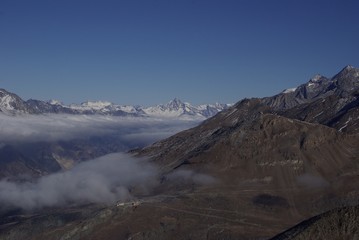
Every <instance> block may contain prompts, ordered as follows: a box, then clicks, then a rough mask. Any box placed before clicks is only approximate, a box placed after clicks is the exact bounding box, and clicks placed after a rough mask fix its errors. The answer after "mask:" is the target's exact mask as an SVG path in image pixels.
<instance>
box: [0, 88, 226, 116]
mask: <svg viewBox="0 0 359 240" xmlns="http://www.w3.org/2000/svg"><path fill="white" fill-rule="evenodd" d="M231 105H232V104H221V103H215V104H203V105H199V106H193V105H191V104H190V103H187V102H182V101H181V100H179V99H177V98H175V99H173V100H172V101H170V102H168V103H167V104H161V105H157V106H153V107H142V106H126V105H119V104H114V103H111V102H105V101H96V102H92V101H87V102H83V103H81V104H70V105H64V104H62V103H61V102H60V101H56V100H50V101H47V102H45V101H40V100H34V99H30V100H27V101H24V100H23V99H21V98H20V97H19V96H17V95H16V94H14V93H11V92H8V91H6V90H5V89H0V111H1V112H3V113H5V114H10V115H14V114H20V113H27V114H46V113H64V114H86V115H91V114H99V115H111V116H133V117H160V118H178V117H191V118H193V117H197V118H204V119H205V118H209V117H212V116H214V115H215V114H217V113H218V112H220V111H222V110H224V109H226V108H228V107H230V106H231Z"/></svg>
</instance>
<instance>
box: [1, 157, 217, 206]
mask: <svg viewBox="0 0 359 240" xmlns="http://www.w3.org/2000/svg"><path fill="white" fill-rule="evenodd" d="M166 177H167V179H168V180H169V181H170V183H174V184H176V183H181V184H190V185H192V184H195V185H208V184H213V183H215V182H216V181H215V179H214V178H213V177H211V176H209V175H206V174H202V173H195V172H193V171H191V170H176V171H175V172H173V173H171V174H169V175H167V176H166ZM159 184H160V178H159V168H158V166H157V165H155V164H154V163H151V162H149V161H148V159H145V158H135V157H132V156H131V155H129V154H124V153H112V154H108V155H105V156H102V157H99V158H96V159H93V160H89V161H86V162H82V163H80V164H78V165H76V166H75V167H74V168H72V169H71V170H68V171H65V172H59V173H54V174H51V175H47V176H43V177H41V178H38V179H34V180H32V181H31V180H30V181H29V179H27V181H23V182H13V181H9V180H8V179H3V180H1V181H0V206H1V207H0V209H8V208H21V209H24V210H38V209H41V208H44V207H61V206H69V205H79V204H85V203H105V204H113V203H115V202H116V201H129V200H131V199H132V198H133V197H134V196H133V195H132V193H133V192H131V190H134V192H135V193H134V195H136V193H142V194H143V193H145V194H151V191H152V190H153V189H154V188H155V187H157V186H158V185H159Z"/></svg>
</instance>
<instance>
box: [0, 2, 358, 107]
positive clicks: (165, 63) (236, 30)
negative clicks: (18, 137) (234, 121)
mask: <svg viewBox="0 0 359 240" xmlns="http://www.w3.org/2000/svg"><path fill="white" fill-rule="evenodd" d="M358 9H359V1H357V0H337V1H333V0H332V1H331V0H311V1H309V0H301V1H299V0H298V1H296V0H271V1H268V0H234V1H230V0H218V1H213V0H202V1H199V0H191V1H187V0H178V1H174V0H142V1H140V0H127V1H125V0H123V1H121V0H118V1H110V0H83V1H80V0H52V1H50V0H31V1H28V0H1V1H0V87H2V88H5V89H7V90H9V91H12V92H15V93H17V94H18V95H19V96H21V97H22V98H24V99H29V98H35V99H41V100H48V99H52V98H54V99H59V100H62V101H63V102H65V103H72V102H77V103H79V102H82V101H86V100H109V101H112V102H115V103H120V104H140V105H152V104H158V103H165V102H168V101H169V100H171V99H172V98H174V97H178V98H180V99H182V100H185V101H188V102H192V103H194V104H200V103H211V102H226V103H227V102H228V103H229V102H236V101H238V100H240V99H242V98H244V97H263V96H269V95H273V94H275V93H277V92H279V91H281V90H283V89H285V88H289V87H294V86H297V85H299V84H301V83H303V82H305V81H307V80H308V79H309V78H310V77H311V76H312V75H314V74H317V73H321V74H323V75H325V76H329V77H330V76H332V75H334V74H335V73H336V72H338V71H339V70H340V69H341V68H343V67H344V66H345V65H348V64H351V65H353V66H356V67H359V57H358V53H359V14H358Z"/></svg>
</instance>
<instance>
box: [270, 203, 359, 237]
mask: <svg viewBox="0 0 359 240" xmlns="http://www.w3.org/2000/svg"><path fill="white" fill-rule="evenodd" d="M358 238H359V206H352V207H343V208H338V209H333V210H331V211H329V212H326V213H323V214H320V215H318V216H315V217H312V218H310V219H308V220H306V221H303V222H301V223H299V224H298V225H296V226H294V227H293V228H291V229H289V230H287V231H285V232H283V233H281V234H279V235H277V236H275V237H273V238H272V239H271V240H289V239H291V240H302V239H303V240H306V239H337V240H349V239H358Z"/></svg>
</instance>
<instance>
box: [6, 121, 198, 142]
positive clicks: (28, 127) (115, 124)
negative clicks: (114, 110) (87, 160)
mask: <svg viewBox="0 0 359 240" xmlns="http://www.w3.org/2000/svg"><path fill="white" fill-rule="evenodd" d="M198 123H199V120H184V119H179V120H175V119H157V118H141V117H117V116H101V115H69V114H48V115H21V116H7V115H4V114H0V136H1V140H0V144H4V143H13V142H15V143H17V142H38V141H59V140H63V141H66V140H73V139H84V138H88V137H93V136H107V135H108V136H112V137H117V138H118V139H119V140H120V141H122V142H124V143H125V144H126V143H127V142H131V143H137V142H138V145H144V144H150V143H152V142H154V141H157V140H160V139H162V138H165V137H168V136H170V135H173V134H175V133H177V132H179V131H182V130H184V129H188V128H190V127H194V126H196V125H197V124H198Z"/></svg>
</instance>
